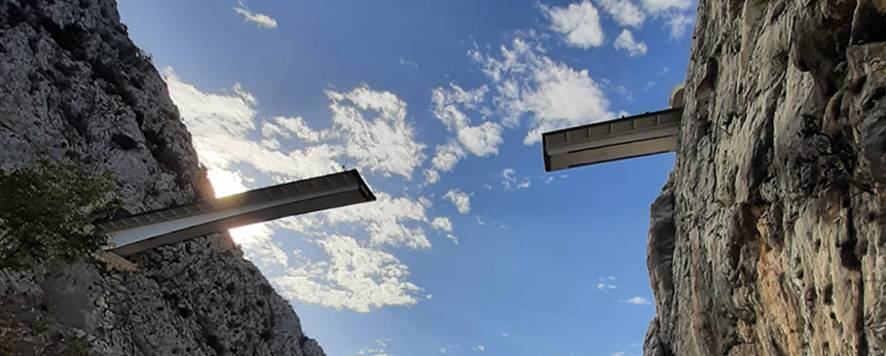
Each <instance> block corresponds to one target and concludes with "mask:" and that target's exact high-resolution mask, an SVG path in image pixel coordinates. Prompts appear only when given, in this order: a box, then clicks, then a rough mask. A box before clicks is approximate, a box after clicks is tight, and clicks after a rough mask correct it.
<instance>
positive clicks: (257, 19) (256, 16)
mask: <svg viewBox="0 0 886 356" xmlns="http://www.w3.org/2000/svg"><path fill="white" fill-rule="evenodd" d="M233 9H234V12H236V13H237V14H238V15H240V16H243V20H244V21H246V22H252V23H254V24H256V25H258V27H261V28H264V29H274V28H277V20H274V19H273V18H271V17H270V16H268V15H265V14H260V13H257V12H252V11H249V10H247V9H246V8H244V7H242V6H237V7H234V8H233Z"/></svg>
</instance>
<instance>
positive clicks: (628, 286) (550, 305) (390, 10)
mask: <svg viewBox="0 0 886 356" xmlns="http://www.w3.org/2000/svg"><path fill="white" fill-rule="evenodd" d="M632 1H633V2H628V1H617V0H591V1H585V2H581V1H573V2H571V3H570V2H567V1H544V2H536V1H525V2H521V1H468V0H457V1H295V0H293V1H250V2H236V1H212V2H196V1H171V0H164V1H137V0H120V13H121V16H122V18H123V21H124V22H125V23H126V24H127V25H128V26H129V30H130V34H131V36H132V38H133V39H134V41H135V42H136V44H138V45H139V46H140V47H142V48H143V49H144V50H145V51H146V52H148V53H149V54H150V55H151V56H152V58H153V61H154V64H155V65H156V66H157V67H158V68H160V69H161V72H162V74H163V75H164V77H165V78H166V80H167V84H168V88H169V92H170V95H171V97H172V98H173V100H174V101H175V103H176V104H177V105H178V106H179V109H180V111H181V113H182V117H183V120H184V121H185V124H186V125H187V126H188V128H189V129H190V131H191V132H192V135H193V139H194V144H195V147H196V148H197V151H198V154H199V155H200V159H201V162H202V164H204V165H205V166H206V167H207V168H208V169H209V172H210V179H211V180H212V181H213V184H214V185H215V187H216V190H217V191H218V193H219V194H232V193H235V192H239V191H242V190H245V189H249V188H255V187H260V186H265V185H270V184H274V183H278V182H284V181H289V180H294V179H300V178H306V177H310V176H315V175H320V174H325V173H331V172H334V171H337V170H340V169H341V167H342V166H345V167H348V168H357V169H359V170H360V171H361V173H362V174H363V175H364V176H366V177H367V180H368V182H369V184H370V185H371V186H372V188H373V190H374V191H375V192H376V194H377V195H378V196H379V201H377V202H373V203H370V204H364V205H360V206H354V207H348V208H342V209H335V210H330V211H326V212H321V213H316V214H310V215H305V216H299V217H294V218H289V219H284V220H278V221H275V222H272V223H268V224H264V225H255V226H250V227H245V228H241V229H237V230H235V231H232V235H233V236H234V238H235V240H236V241H237V242H238V243H239V244H240V245H241V247H242V248H243V249H244V251H245V252H246V255H247V256H248V258H250V259H251V260H252V261H253V262H254V263H256V265H258V266H259V268H261V269H262V271H263V273H264V274H265V275H266V276H267V277H268V279H269V280H270V281H271V282H272V284H273V285H274V286H275V288H276V289H277V291H278V292H279V293H280V294H281V295H283V296H285V298H287V299H288V300H290V302H291V303H292V305H293V307H294V308H295V309H296V311H297V312H298V314H299V316H300V317H301V318H302V322H303V327H304V329H305V331H306V333H307V334H308V335H309V336H311V337H314V338H316V339H317V340H318V341H319V342H320V343H321V345H323V346H324V348H325V349H326V351H327V353H328V354H329V355H332V356H337V355H401V356H409V355H436V354H449V355H631V354H640V343H641V342H642V340H643V335H644V333H645V331H646V326H647V324H648V322H649V320H650V319H651V318H652V316H653V315H654V311H655V309H654V305H652V304H651V302H650V301H651V300H652V293H651V291H650V289H649V286H648V277H647V272H646V231H647V228H648V221H649V212H648V210H649V204H650V203H651V202H652V201H653V200H654V198H655V197H656V196H657V195H658V192H659V190H660V188H661V185H662V184H663V183H664V181H665V179H666V177H667V174H668V172H669V171H670V169H671V167H672V166H673V160H674V158H673V155H672V154H664V155H657V156H652V157H645V158H640V159H634V160H628V161H621V162H614V163H607V164H603V165H597V166H591V167H585V168H580V169H573V170H567V171H562V172H558V173H550V174H548V173H545V172H544V169H543V162H542V159H541V147H540V145H539V144H538V139H539V133H540V132H544V131H547V130H551V129H557V128H563V127H569V126H575V125H580V124H586V123H590V122H595V121H601V120H606V119H609V118H612V117H615V116H618V115H622V114H628V113H642V112H645V111H653V110H658V109H662V108H664V107H665V106H666V105H667V98H668V96H669V94H670V91H671V88H673V87H674V86H675V85H676V84H678V83H679V82H680V81H681V80H682V79H683V74H684V73H685V69H686V68H685V67H686V62H687V58H688V53H689V42H690V36H691V28H692V21H693V17H694V6H695V4H694V3H693V2H692V1H691V0H632Z"/></svg>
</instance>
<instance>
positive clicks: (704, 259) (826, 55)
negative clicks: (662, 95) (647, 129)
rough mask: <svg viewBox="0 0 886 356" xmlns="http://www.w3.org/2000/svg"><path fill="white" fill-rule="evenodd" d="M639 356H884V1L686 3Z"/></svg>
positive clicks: (654, 211) (652, 233)
mask: <svg viewBox="0 0 886 356" xmlns="http://www.w3.org/2000/svg"><path fill="white" fill-rule="evenodd" d="M685 88H686V89H685V90H686V91H685V101H686V107H685V112H684V115H683V122H682V128H681V136H680V143H679V149H678V155H677V163H676V167H675V169H674V171H673V173H672V174H671V177H670V180H669V182H668V183H667V185H666V186H665V188H664V189H663V192H662V195H661V197H660V198H659V199H658V200H657V201H656V202H655V203H654V204H653V206H652V214H651V228H650V236H649V256H648V264H649V272H650V280H651V283H652V287H653V290H654V293H655V297H656V307H657V313H656V317H655V319H654V320H653V321H652V322H651V324H650V327H649V330H648V332H647V336H646V342H645V347H644V353H645V354H646V355H656V356H658V355H662V356H663V355H886V215H884V212H886V192H884V189H886V1H883V0H857V1H852V0H822V1H782V0H771V1H762V0H747V1H742V0H726V1H711V0H700V1H699V5H698V19H697V27H696V29H695V33H694V38H693V46H692V54H691V59H690V63H689V68H688V72H687V77H686V83H685Z"/></svg>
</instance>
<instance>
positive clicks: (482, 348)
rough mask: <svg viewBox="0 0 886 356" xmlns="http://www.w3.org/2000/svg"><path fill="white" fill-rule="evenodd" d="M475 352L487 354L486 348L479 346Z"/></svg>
mask: <svg viewBox="0 0 886 356" xmlns="http://www.w3.org/2000/svg"><path fill="white" fill-rule="evenodd" d="M474 351H477V352H486V346H483V345H477V346H474Z"/></svg>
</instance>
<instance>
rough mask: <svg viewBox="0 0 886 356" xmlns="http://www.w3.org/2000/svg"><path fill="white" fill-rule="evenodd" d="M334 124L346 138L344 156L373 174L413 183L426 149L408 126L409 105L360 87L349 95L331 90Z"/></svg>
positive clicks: (365, 87)
mask: <svg viewBox="0 0 886 356" xmlns="http://www.w3.org/2000/svg"><path fill="white" fill-rule="evenodd" d="M326 95H327V96H328V97H329V99H330V100H331V101H332V103H331V104H330V105H329V109H330V110H331V111H332V122H333V124H334V128H335V130H336V131H338V132H340V134H341V135H343V136H344V137H345V140H344V153H345V154H347V155H348V156H350V157H353V158H354V159H356V160H357V163H358V164H359V165H360V166H363V167H365V168H367V169H369V170H370V171H372V172H374V173H378V174H381V175H383V176H390V175H392V174H396V175H400V176H402V177H403V178H406V179H407V180H408V179H411V177H412V171H413V170H414V169H415V168H416V167H418V166H419V165H421V163H422V160H424V154H423V153H422V150H423V149H424V147H425V146H424V145H423V144H421V143H419V142H417V141H416V139H415V133H414V131H413V129H412V126H411V125H410V124H409V123H407V122H406V102H404V101H403V100H401V99H400V98H398V97H397V96H396V95H394V94H393V93H391V92H388V91H376V90H372V89H371V88H370V87H369V86H368V85H365V84H364V85H360V86H358V87H356V88H354V89H353V90H351V91H350V92H346V93H340V92H336V91H332V90H329V91H327V92H326Z"/></svg>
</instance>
